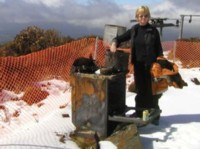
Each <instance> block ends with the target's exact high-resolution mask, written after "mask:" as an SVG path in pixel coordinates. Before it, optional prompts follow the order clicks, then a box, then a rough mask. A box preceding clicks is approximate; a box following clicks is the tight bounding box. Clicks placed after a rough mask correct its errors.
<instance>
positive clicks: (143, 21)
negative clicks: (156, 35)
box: [137, 14, 149, 26]
mask: <svg viewBox="0 0 200 149" xmlns="http://www.w3.org/2000/svg"><path fill="white" fill-rule="evenodd" d="M137 20H138V23H139V24H140V25H141V26H144V25H146V24H147V23H148V22H149V15H146V14H139V15H138V17H137Z"/></svg>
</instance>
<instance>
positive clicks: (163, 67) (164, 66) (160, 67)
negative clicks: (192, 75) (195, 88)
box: [151, 58, 187, 89]
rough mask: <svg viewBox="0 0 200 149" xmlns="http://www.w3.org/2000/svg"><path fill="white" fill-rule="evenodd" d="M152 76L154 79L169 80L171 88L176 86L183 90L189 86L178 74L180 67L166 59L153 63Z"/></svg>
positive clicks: (159, 59)
mask: <svg viewBox="0 0 200 149" xmlns="http://www.w3.org/2000/svg"><path fill="white" fill-rule="evenodd" d="M151 74H152V76H153V77H154V79H157V78H165V79H167V81H168V84H169V86H174V87H175V88H180V89H182V88H183V87H184V86H187V83H186V82H185V81H184V80H183V78H182V77H181V75H180V73H179V72H178V66H177V65H176V64H175V63H172V62H170V61H168V60H167V59H165V58H158V59H157V61H156V62H155V63H153V65H152V68H151Z"/></svg>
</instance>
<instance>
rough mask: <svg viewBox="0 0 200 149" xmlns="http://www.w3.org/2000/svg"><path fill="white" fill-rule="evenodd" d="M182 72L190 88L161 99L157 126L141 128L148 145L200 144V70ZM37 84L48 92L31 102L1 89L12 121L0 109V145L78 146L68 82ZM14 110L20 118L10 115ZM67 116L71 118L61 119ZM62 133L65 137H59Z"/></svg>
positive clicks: (6, 148)
mask: <svg viewBox="0 0 200 149" xmlns="http://www.w3.org/2000/svg"><path fill="white" fill-rule="evenodd" d="M179 72H180V74H181V76H182V77H183V79H184V80H185V81H186V82H187V83H188V86H187V87H184V88H183V89H176V88H174V87H169V89H168V90H167V91H166V92H164V94H163V96H162V98H161V99H160V107H161V109H162V113H161V119H160V124H159V126H155V125H151V124H150V125H148V126H146V127H142V128H139V129H138V130H139V134H140V138H141V142H142V145H143V146H144V149H199V148H200V147H199V146H200V137H199V134H200V108H199V106H200V97H199V92H200V85H195V84H194V83H193V82H192V81H191V79H193V78H197V79H198V80H200V68H191V69H186V68H180V71H179ZM129 79H130V78H129ZM127 82H128V80H127ZM38 85H41V87H42V88H43V89H44V90H46V91H48V92H49V94H50V95H49V96H48V97H47V98H46V99H45V100H43V101H42V102H41V103H40V104H33V105H32V106H29V105H27V104H26V103H25V102H23V101H21V100H18V101H17V100H16V101H15V100H14V101H12V100H10V99H13V98H20V97H21V96H22V95H23V93H20V94H15V93H13V92H11V91H6V90H3V91H2V92H1V95H0V98H3V99H4V100H3V101H4V102H1V104H0V105H4V106H6V108H7V112H6V113H7V117H8V119H7V120H6V116H5V112H4V111H3V110H1V109H0V148H1V149H36V148H39V149H41V148H48V149H78V148H79V147H78V146H77V144H76V143H74V142H73V141H72V140H71V138H70V137H69V134H70V132H72V131H74V130H75V129H76V128H75V126H74V125H73V123H72V120H71V101H70V99H71V90H70V85H69V83H68V82H65V81H63V80H56V79H53V80H47V81H43V82H39V83H38ZM134 96H135V94H134V93H130V92H128V91H127V94H126V104H127V105H128V106H134V104H135V103H134ZM1 101H2V100H1ZM39 105H40V106H39ZM16 111H17V112H18V114H19V116H15V117H14V116H12V113H15V112H16ZM66 114H68V115H69V117H63V115H66ZM63 136H64V141H62V140H61V138H62V137H63ZM100 145H101V148H102V149H116V148H117V147H116V146H115V145H114V144H112V143H111V142H109V141H101V142H100Z"/></svg>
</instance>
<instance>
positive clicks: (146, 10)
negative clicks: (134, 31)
mask: <svg viewBox="0 0 200 149" xmlns="http://www.w3.org/2000/svg"><path fill="white" fill-rule="evenodd" d="M141 14H142V15H147V16H148V17H149V18H150V17H151V14H150V11H149V7H148V6H140V7H138V8H137V10H136V12H135V18H136V19H137V18H138V16H139V15H141Z"/></svg>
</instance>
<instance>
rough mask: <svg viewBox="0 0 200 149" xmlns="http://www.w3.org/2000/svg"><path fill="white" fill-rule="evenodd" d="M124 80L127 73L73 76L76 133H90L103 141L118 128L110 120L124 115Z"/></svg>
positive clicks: (77, 74)
mask: <svg viewBox="0 0 200 149" xmlns="http://www.w3.org/2000/svg"><path fill="white" fill-rule="evenodd" d="M125 78H126V77H125V74H124V73H118V74H115V75H101V74H100V75H99V74H85V73H74V74H73V75H72V76H71V86H72V92H71V93H72V94H71V99H72V122H73V124H74V125H75V126H76V129H77V130H82V129H90V130H93V131H96V132H98V134H99V135H100V136H103V137H106V136H108V135H110V134H111V133H112V131H113V130H114V128H115V126H116V125H117V124H116V122H113V121H109V120H108V117H109V116H112V115H118V114H119V115H121V114H122V113H123V112H124V111H125V96H126V95H125V93H126V79H125Z"/></svg>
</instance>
